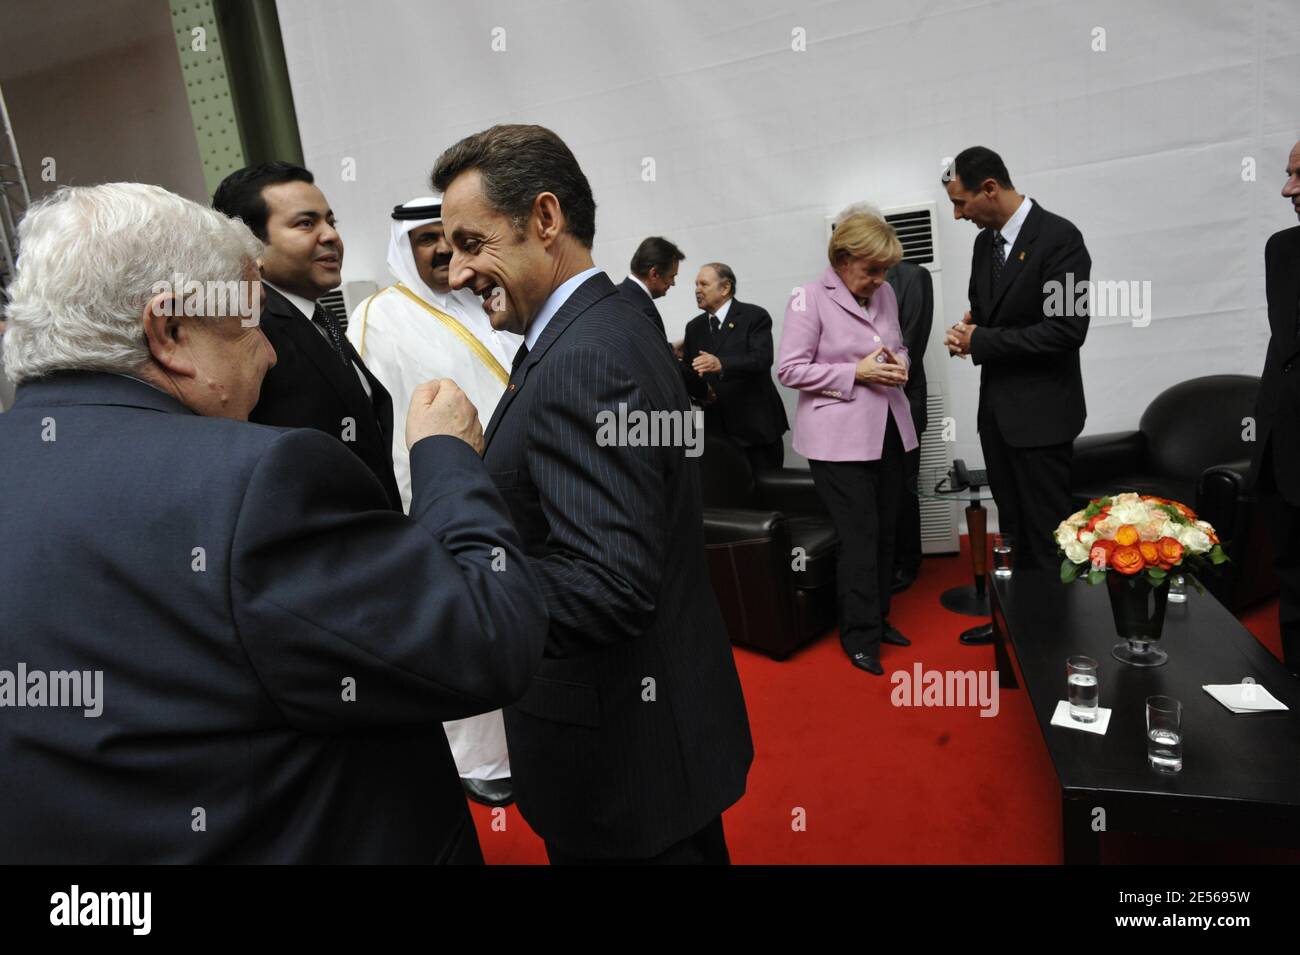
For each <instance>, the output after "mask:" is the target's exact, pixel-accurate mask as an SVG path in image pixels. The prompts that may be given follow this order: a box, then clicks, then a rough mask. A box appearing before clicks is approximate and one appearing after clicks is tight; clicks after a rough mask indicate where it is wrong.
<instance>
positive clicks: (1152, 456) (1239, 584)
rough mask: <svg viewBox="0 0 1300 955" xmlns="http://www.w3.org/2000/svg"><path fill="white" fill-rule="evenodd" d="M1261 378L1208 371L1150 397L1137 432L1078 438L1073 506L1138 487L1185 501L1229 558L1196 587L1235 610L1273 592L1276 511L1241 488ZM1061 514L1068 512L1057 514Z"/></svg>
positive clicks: (1072, 482)
mask: <svg viewBox="0 0 1300 955" xmlns="http://www.w3.org/2000/svg"><path fill="white" fill-rule="evenodd" d="M1258 391H1259V379H1258V378H1254V377H1251V376H1249V375H1210V376H1208V377H1205V378H1194V379H1192V380H1191V381H1185V382H1182V383H1181V384H1178V385H1174V386H1173V387H1172V388H1168V389H1166V390H1165V391H1163V392H1161V393H1160V394H1159V395H1157V396H1156V398H1155V400H1154V401H1152V402H1151V404H1149V405H1148V406H1147V409H1146V411H1144V412H1143V413H1142V418H1141V420H1140V421H1139V423H1138V430H1136V431H1125V432H1118V433H1113V434H1095V435H1088V436H1086V437H1081V438H1078V439H1077V440H1076V441H1075V442H1074V464H1073V469H1072V473H1071V476H1070V490H1071V494H1072V495H1073V497H1074V499H1075V506H1076V507H1082V506H1083V505H1084V504H1085V503H1086V502H1087V501H1088V500H1090V499H1092V498H1095V497H1100V496H1101V495H1103V494H1108V493H1113V492H1120V491H1137V492H1138V493H1141V494H1154V495H1158V496H1160V497H1167V498H1170V499H1172V500H1175V501H1182V502H1183V503H1184V504H1186V505H1187V506H1188V507H1190V508H1192V509H1193V510H1194V511H1196V514H1197V516H1198V517H1200V518H1201V519H1202V520H1206V521H1209V522H1210V523H1211V524H1213V525H1214V528H1215V530H1216V531H1218V534H1219V538H1220V539H1221V540H1222V541H1223V549H1224V550H1225V551H1226V552H1227V554H1228V557H1229V558H1230V562H1229V563H1227V564H1223V565H1221V566H1220V567H1219V568H1217V570H1216V571H1215V572H1214V573H1212V574H1207V575H1205V577H1203V579H1202V583H1203V584H1205V586H1206V588H1207V589H1209V590H1210V592H1211V593H1213V594H1214V595H1215V596H1216V597H1217V598H1218V599H1219V600H1220V601H1221V602H1222V603H1223V604H1224V605H1225V606H1227V607H1228V608H1229V609H1231V610H1239V609H1241V608H1243V607H1246V606H1249V605H1250V604H1253V603H1256V602H1258V601H1260V600H1264V599H1266V598H1268V597H1271V596H1273V595H1274V594H1276V593H1277V591H1278V582H1277V577H1276V575H1275V574H1274V572H1273V568H1272V562H1271V561H1272V553H1273V547H1272V539H1271V536H1270V527H1271V526H1272V524H1273V522H1274V520H1275V516H1276V515H1275V514H1274V513H1273V511H1274V508H1273V507H1271V506H1270V504H1269V503H1268V502H1267V501H1260V500H1257V499H1256V497H1255V495H1254V492H1253V491H1252V492H1248V491H1247V490H1246V480H1247V478H1248V476H1249V471H1250V454H1251V450H1252V448H1253V445H1252V444H1250V443H1249V441H1248V440H1246V439H1245V438H1244V437H1243V435H1245V434H1247V433H1249V432H1248V430H1247V429H1248V428H1249V429H1250V432H1253V426H1251V425H1250V422H1249V420H1248V419H1250V418H1251V416H1253V415H1254V413H1255V395H1256V392H1258ZM1061 516H1062V517H1064V516H1065V515H1061Z"/></svg>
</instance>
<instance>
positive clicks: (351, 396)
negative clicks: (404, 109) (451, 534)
mask: <svg viewBox="0 0 1300 955" xmlns="http://www.w3.org/2000/svg"><path fill="white" fill-rule="evenodd" d="M212 206H213V208H215V209H216V210H217V211H218V212H223V213H225V214H226V215H228V216H231V217H232V218H236V219H242V220H243V221H244V224H245V225H246V226H248V227H249V228H250V229H252V230H253V234H254V235H255V236H257V237H258V238H259V239H261V240H262V241H263V242H264V243H266V250H265V253H264V254H263V256H262V262H261V271H262V290H263V296H264V305H263V308H262V331H263V332H265V333H266V337H267V338H268V339H269V340H270V342H271V345H272V347H273V348H275V354H276V365H275V367H274V368H272V369H271V370H270V371H269V372H268V373H267V375H266V378H265V380H264V381H263V382H262V394H261V397H260V398H259V399H258V402H257V407H256V408H254V409H253V413H252V414H251V415H250V416H249V420H250V421H255V422H257V423H258V424H273V425H279V426H281V427H288V428H315V429H316V430H317V431H324V432H325V433H326V434H330V435H333V436H334V437H336V438H338V439H339V440H340V441H342V442H343V444H344V445H345V446H346V447H347V448H348V449H349V450H351V451H352V453H353V454H355V455H356V456H357V457H358V458H360V459H361V460H362V462H363V463H364V464H365V465H366V467H368V468H369V469H370V471H371V473H372V474H374V476H375V478H376V479H377V480H378V481H379V483H380V484H381V485H383V488H384V492H385V493H386V494H387V495H388V499H389V501H390V502H391V505H392V507H393V509H394V510H398V511H400V510H402V498H401V494H400V492H399V491H398V489H397V478H396V477H394V475H393V455H392V447H393V401H392V398H391V397H390V396H389V394H388V391H387V390H386V389H385V388H384V386H383V385H382V384H380V383H379V379H378V378H376V377H375V376H374V375H372V374H371V373H370V372H369V371H368V370H367V369H366V366H365V364H364V363H363V362H362V361H361V356H360V355H358V354H357V352H356V349H354V348H353V347H352V344H351V342H349V341H348V340H347V338H346V337H344V335H343V330H342V328H341V327H340V326H339V323H338V320H337V319H336V318H335V317H334V316H333V315H332V314H330V312H329V311H328V310H326V309H325V308H324V306H322V305H321V304H320V303H319V301H318V300H319V299H320V297H321V296H322V295H324V294H325V293H326V292H329V291H330V290H332V289H335V288H338V286H339V283H340V282H342V281H343V279H342V274H343V273H342V268H343V237H342V236H341V235H339V233H338V230H337V229H336V228H335V226H334V212H333V210H332V209H330V207H329V203H328V202H327V201H326V200H325V195H324V193H322V192H321V191H320V189H319V188H317V186H316V185H315V182H314V180H313V177H312V174H311V173H310V172H308V171H307V170H306V169H303V168H302V167H301V166H294V165H292V164H290V163H284V162H269V163H263V164H261V165H258V166H249V167H247V168H245V169H240V170H238V171H236V172H232V173H231V174H230V175H229V176H227V177H226V178H225V179H224V180H222V182H221V185H220V186H218V187H217V191H216V193H215V195H214V196H213V197H212ZM401 410H402V413H403V414H405V413H406V409H405V408H403V409H401Z"/></svg>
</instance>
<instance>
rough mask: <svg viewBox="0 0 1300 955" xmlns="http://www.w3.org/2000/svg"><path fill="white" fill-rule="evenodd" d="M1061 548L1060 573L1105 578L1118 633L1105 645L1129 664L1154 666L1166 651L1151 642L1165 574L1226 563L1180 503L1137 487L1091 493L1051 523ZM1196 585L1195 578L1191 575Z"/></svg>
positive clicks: (1211, 535)
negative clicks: (1138, 491)
mask: <svg viewBox="0 0 1300 955" xmlns="http://www.w3.org/2000/svg"><path fill="white" fill-rule="evenodd" d="M1055 536H1056V543H1057V546H1059V547H1060V549H1061V552H1062V553H1063V554H1064V555H1065V559H1064V561H1062V563H1061V581H1062V582H1063V583H1070V582H1071V581H1074V580H1077V579H1079V578H1081V577H1082V578H1084V579H1086V580H1087V581H1088V583H1090V584H1094V585H1095V584H1100V583H1103V582H1104V583H1105V584H1106V586H1107V590H1108V591H1109V593H1110V600H1111V610H1112V611H1113V613H1114V617H1115V629H1116V630H1118V631H1119V635H1120V636H1121V637H1123V638H1124V642H1122V643H1120V644H1117V645H1116V646H1115V648H1114V649H1113V650H1112V651H1111V652H1112V654H1113V655H1114V656H1115V658H1116V659H1118V660H1122V661H1123V662H1125V663H1131V664H1133V665H1134V666H1159V665H1160V664H1162V663H1164V662H1165V660H1167V659H1168V655H1167V654H1166V653H1165V652H1164V651H1162V650H1161V649H1159V648H1158V647H1157V646H1155V641H1156V640H1159V639H1160V633H1161V630H1162V629H1163V627H1164V619H1165V605H1166V602H1167V600H1168V597H1169V578H1170V575H1171V574H1186V573H1189V572H1194V571H1203V570H1205V569H1206V568H1207V567H1208V566H1215V565H1218V564H1222V563H1224V562H1225V561H1226V560H1227V559H1228V555H1227V554H1225V553H1224V552H1223V547H1222V545H1221V544H1220V543H1219V536H1218V534H1216V533H1215V530H1214V528H1213V527H1211V526H1210V525H1209V524H1208V523H1207V522H1205V521H1202V520H1198V519H1197V517H1196V513H1195V512H1194V511H1193V510H1192V509H1191V508H1190V507H1188V506H1187V505H1186V504H1182V503H1180V502H1178V501H1170V500H1166V499H1165V498H1162V497H1152V496H1149V495H1140V494H1135V493H1126V494H1116V495H1114V496H1111V497H1099V498H1097V499H1096V500H1093V501H1089V502H1088V506H1087V507H1085V508H1084V509H1083V510H1081V511H1076V512H1075V513H1073V514H1071V515H1070V516H1069V517H1067V518H1066V519H1065V520H1063V521H1062V522H1061V523H1060V525H1059V526H1057V528H1056V535H1055ZM1192 581H1193V583H1194V584H1195V586H1196V589H1197V591H1198V592H1201V593H1204V591H1203V590H1202V589H1201V584H1200V581H1198V580H1196V578H1195V577H1193V578H1192Z"/></svg>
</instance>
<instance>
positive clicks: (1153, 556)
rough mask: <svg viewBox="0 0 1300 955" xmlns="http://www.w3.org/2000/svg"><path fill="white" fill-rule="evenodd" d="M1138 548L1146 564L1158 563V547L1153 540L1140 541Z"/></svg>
mask: <svg viewBox="0 0 1300 955" xmlns="http://www.w3.org/2000/svg"><path fill="white" fill-rule="evenodd" d="M1138 550H1140V551H1141V552H1142V559H1143V560H1144V561H1146V562H1147V563H1148V564H1158V563H1160V548H1159V547H1157V546H1156V542H1155V541H1141V542H1140V543H1139V544H1138Z"/></svg>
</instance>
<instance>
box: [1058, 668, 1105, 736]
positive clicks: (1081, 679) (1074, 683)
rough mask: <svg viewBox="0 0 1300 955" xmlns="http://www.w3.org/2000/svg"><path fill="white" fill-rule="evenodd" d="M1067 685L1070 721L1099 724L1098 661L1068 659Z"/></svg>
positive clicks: (1066, 670) (1066, 669)
mask: <svg viewBox="0 0 1300 955" xmlns="http://www.w3.org/2000/svg"><path fill="white" fill-rule="evenodd" d="M1065 683H1066V689H1067V691H1068V693H1069V701H1070V719H1072V720H1076V721H1077V722H1080V723H1095V722H1097V701H1098V699H1099V698H1100V696H1101V694H1100V688H1099V687H1098V685H1097V661H1096V660H1094V659H1093V658H1092V657H1083V656H1077V657H1068V658H1067V659H1066V661H1065Z"/></svg>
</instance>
